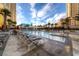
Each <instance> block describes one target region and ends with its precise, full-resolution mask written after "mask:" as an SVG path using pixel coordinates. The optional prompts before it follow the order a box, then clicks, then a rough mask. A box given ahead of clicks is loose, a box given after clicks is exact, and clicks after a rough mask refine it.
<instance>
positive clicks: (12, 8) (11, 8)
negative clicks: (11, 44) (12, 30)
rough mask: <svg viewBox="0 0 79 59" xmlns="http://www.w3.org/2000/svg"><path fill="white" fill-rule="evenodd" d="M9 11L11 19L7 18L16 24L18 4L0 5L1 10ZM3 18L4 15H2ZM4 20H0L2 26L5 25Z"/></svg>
mask: <svg viewBox="0 0 79 59" xmlns="http://www.w3.org/2000/svg"><path fill="white" fill-rule="evenodd" d="M5 8H6V9H8V10H9V11H10V12H11V17H9V16H7V19H11V20H12V21H14V22H16V4H15V3H0V10H1V9H5ZM0 18H2V15H0ZM1 21H4V19H3V18H2V19H0V24H1V25H3V22H1Z"/></svg>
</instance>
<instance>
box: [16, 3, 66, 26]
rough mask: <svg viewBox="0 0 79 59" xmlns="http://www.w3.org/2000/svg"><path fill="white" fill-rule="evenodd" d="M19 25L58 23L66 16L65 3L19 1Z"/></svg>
mask: <svg viewBox="0 0 79 59" xmlns="http://www.w3.org/2000/svg"><path fill="white" fill-rule="evenodd" d="M16 14H17V15H16V20H17V25H19V24H21V23H26V24H31V23H32V24H33V25H44V24H47V23H48V22H50V23H56V22H58V21H59V19H60V18H63V17H66V4H65V3H17V4H16Z"/></svg>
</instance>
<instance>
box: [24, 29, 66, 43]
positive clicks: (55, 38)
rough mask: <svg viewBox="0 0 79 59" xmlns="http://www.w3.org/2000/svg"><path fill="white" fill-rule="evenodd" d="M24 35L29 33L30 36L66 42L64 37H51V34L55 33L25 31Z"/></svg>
mask: <svg viewBox="0 0 79 59" xmlns="http://www.w3.org/2000/svg"><path fill="white" fill-rule="evenodd" d="M24 33H27V34H29V35H35V36H39V37H44V38H49V39H51V40H56V41H60V42H63V43H64V42H65V39H66V38H64V37H59V36H52V35H50V33H53V34H54V32H48V31H39V30H25V31H24Z"/></svg>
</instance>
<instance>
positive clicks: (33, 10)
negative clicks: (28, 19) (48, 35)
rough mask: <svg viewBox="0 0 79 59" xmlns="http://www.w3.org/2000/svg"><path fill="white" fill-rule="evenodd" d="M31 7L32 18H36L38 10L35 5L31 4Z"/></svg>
mask: <svg viewBox="0 0 79 59" xmlns="http://www.w3.org/2000/svg"><path fill="white" fill-rule="evenodd" d="M30 6H31V8H30V10H31V15H32V18H36V10H35V8H34V6H35V3H31V4H30Z"/></svg>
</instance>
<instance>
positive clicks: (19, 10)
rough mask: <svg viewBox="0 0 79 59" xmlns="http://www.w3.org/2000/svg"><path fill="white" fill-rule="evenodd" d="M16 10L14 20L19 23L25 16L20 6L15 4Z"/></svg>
mask: <svg viewBox="0 0 79 59" xmlns="http://www.w3.org/2000/svg"><path fill="white" fill-rule="evenodd" d="M16 8H17V10H16V14H17V15H16V21H17V25H19V24H21V23H22V22H25V19H26V18H25V17H24V16H23V14H22V7H21V6H19V5H17V6H16Z"/></svg>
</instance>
